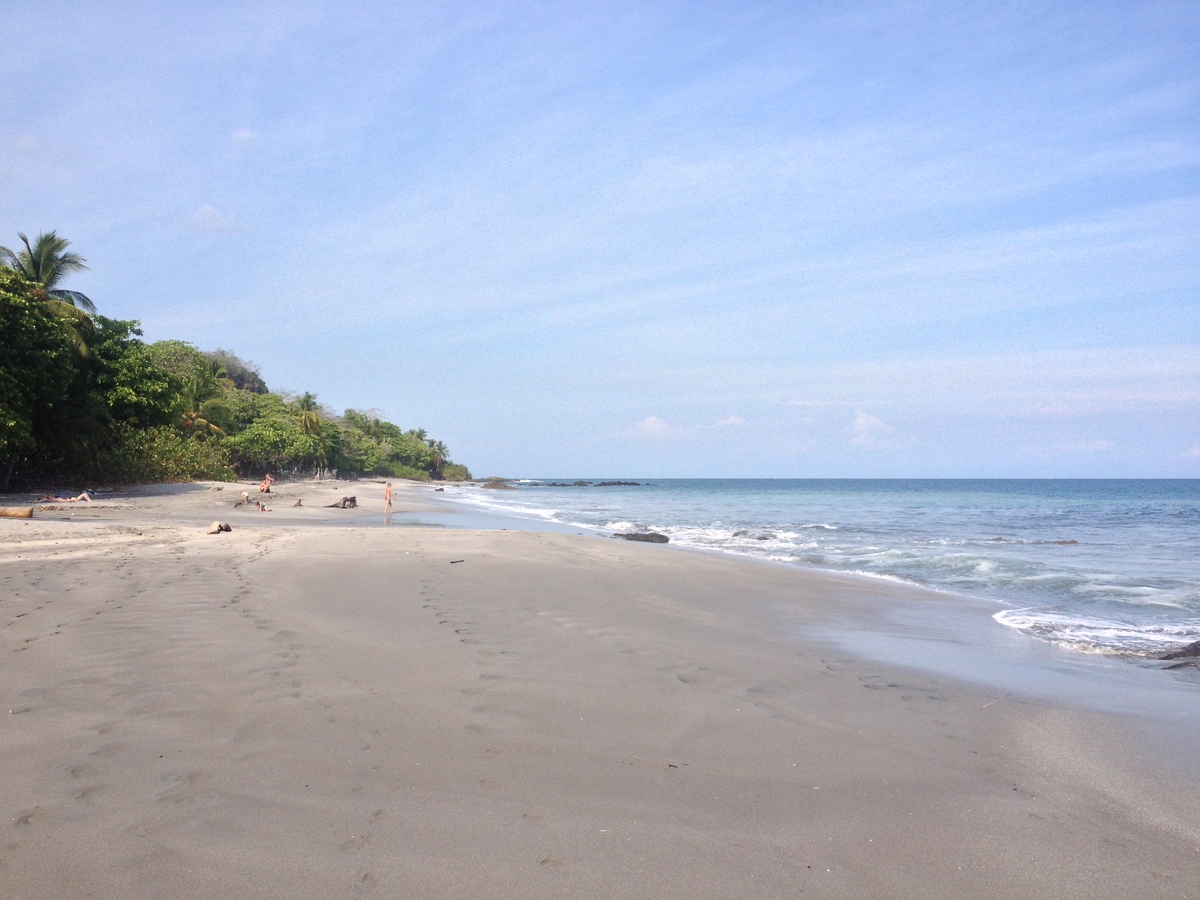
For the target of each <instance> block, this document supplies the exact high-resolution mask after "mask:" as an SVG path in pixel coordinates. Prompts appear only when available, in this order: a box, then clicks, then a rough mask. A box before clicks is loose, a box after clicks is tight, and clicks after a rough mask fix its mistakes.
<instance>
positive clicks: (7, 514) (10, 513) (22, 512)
mask: <svg viewBox="0 0 1200 900" xmlns="http://www.w3.org/2000/svg"><path fill="white" fill-rule="evenodd" d="M0 518H4V519H32V518H33V507H32V506H0Z"/></svg>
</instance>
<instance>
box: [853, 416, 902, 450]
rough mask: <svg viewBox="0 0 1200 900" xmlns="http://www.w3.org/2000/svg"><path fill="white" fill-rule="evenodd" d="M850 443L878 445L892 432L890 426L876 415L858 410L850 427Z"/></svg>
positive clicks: (865, 445)
mask: <svg viewBox="0 0 1200 900" xmlns="http://www.w3.org/2000/svg"><path fill="white" fill-rule="evenodd" d="M851 433H852V435H853V436H852V437H851V438H850V443H852V444H857V445H858V446H860V447H878V446H879V445H880V444H881V443H882V442H883V441H884V440H885V439H886V438H887V437H888V436H890V435H891V433H892V426H891V425H889V424H887V423H886V422H884V421H883V420H882V419H880V418H879V417H878V416H873V415H871V414H870V413H869V412H864V411H863V410H861V409H860V410H859V411H858V412H857V413H856V414H855V416H854V425H853V426H852V427H851Z"/></svg>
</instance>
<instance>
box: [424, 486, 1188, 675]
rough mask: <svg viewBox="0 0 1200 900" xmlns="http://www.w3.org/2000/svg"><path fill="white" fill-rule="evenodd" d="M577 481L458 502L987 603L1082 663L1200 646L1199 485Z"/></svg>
mask: <svg viewBox="0 0 1200 900" xmlns="http://www.w3.org/2000/svg"><path fill="white" fill-rule="evenodd" d="M576 480H577V479H574V478H572V479H555V480H554V481H555V482H558V483H560V484H561V483H566V484H567V485H570V486H565V487H563V486H553V484H552V482H551V481H550V480H544V481H543V480H537V479H525V480H521V481H517V482H514V483H513V487H514V488H515V490H491V489H485V488H482V487H478V486H462V487H460V488H457V489H455V490H453V491H447V492H446V497H447V499H449V500H452V501H455V502H458V503H462V504H467V505H470V506H473V507H476V508H480V509H486V510H490V511H492V512H497V513H502V514H504V515H506V516H512V517H516V518H518V519H522V520H524V521H525V522H527V523H528V524H529V525H530V526H535V523H537V524H536V526H535V527H569V528H571V529H574V530H579V531H585V532H594V533H597V534H605V533H612V532H619V531H641V530H648V531H658V532H661V533H664V534H666V535H668V536H669V537H670V539H671V543H672V544H674V545H676V546H681V547H689V548H695V549H702V550H708V551H717V552H721V553H727V554H731V555H737V556H743V557H750V558H754V559H761V560H769V561H772V562H776V563H783V564H787V565H794V566H799V567H803V568H808V569H820V570H831V571H837V572H848V573H856V574H859V575H865V576H870V577H873V578H882V579H889V580H892V581H897V582H904V583H909V584H915V585H920V586H922V587H926V588H932V589H934V590H938V591H943V592H948V593H952V594H957V595H966V596H970V597H975V598H983V599H986V600H989V601H992V602H994V603H995V605H996V613H995V615H994V618H995V620H996V622H998V623H999V624H1000V625H1003V626H1006V627H1008V628H1013V629H1016V630H1017V631H1020V632H1023V633H1025V634H1027V635H1029V636H1031V637H1034V638H1037V639H1040V640H1045V641H1051V642H1054V643H1056V644H1059V645H1062V646H1066V647H1070V648H1072V649H1075V650H1080V651H1086V652H1092V653H1104V654H1114V655H1125V656H1143V657H1144V656H1150V655H1154V654H1158V653H1162V652H1164V651H1165V650H1168V649H1171V648H1174V647H1177V646H1180V645H1183V644H1187V643H1190V642H1192V641H1195V640H1200V480H1195V479H1173V480H959V479H955V480H910V479H897V480H892V479H879V480H874V479H853V480H838V479H820V480H817V479H812V480H809V479H624V480H625V481H630V480H636V481H638V482H640V483H639V484H636V485H612V486H605V487H600V486H597V485H598V483H599V482H601V481H603V480H605V479H599V478H589V479H581V480H585V481H588V482H590V485H588V486H586V487H584V486H575V485H574V484H573V482H575V481H576ZM608 480H610V481H615V480H617V479H608Z"/></svg>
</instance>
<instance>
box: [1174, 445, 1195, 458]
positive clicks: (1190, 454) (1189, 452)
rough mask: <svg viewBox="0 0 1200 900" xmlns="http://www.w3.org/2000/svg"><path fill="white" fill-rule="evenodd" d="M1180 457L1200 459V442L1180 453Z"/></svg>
mask: <svg viewBox="0 0 1200 900" xmlns="http://www.w3.org/2000/svg"><path fill="white" fill-rule="evenodd" d="M1178 458H1179V459H1200V444H1197V445H1196V446H1195V447H1193V448H1192V449H1190V450H1184V451H1183V452H1182V453H1180V454H1179V457H1178Z"/></svg>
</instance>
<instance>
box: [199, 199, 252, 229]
mask: <svg viewBox="0 0 1200 900" xmlns="http://www.w3.org/2000/svg"><path fill="white" fill-rule="evenodd" d="M185 224H186V225H187V227H188V229H189V230H190V231H194V232H195V233H196V234H237V233H239V232H241V231H242V230H243V229H242V228H241V226H239V225H238V223H237V222H236V221H235V220H234V218H233V215H232V214H230V213H225V212H221V211H220V210H219V209H217V208H216V207H214V206H209V205H208V204H207V203H206V204H204V205H203V206H201V207H200V208H199V209H197V210H196V211H195V212H194V213H192V214H191V215H190V216H188V218H187V220H186V222H185Z"/></svg>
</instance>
